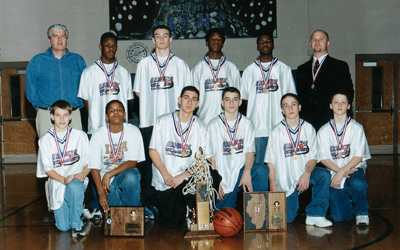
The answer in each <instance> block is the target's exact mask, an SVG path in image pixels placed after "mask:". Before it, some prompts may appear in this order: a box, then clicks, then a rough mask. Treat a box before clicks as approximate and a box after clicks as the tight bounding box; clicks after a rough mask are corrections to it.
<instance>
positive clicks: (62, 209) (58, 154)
mask: <svg viewBox="0 0 400 250" xmlns="http://www.w3.org/2000/svg"><path fill="white" fill-rule="evenodd" d="M71 114H72V107H71V104H69V103H68V102H66V101H64V100H59V101H56V102H55V103H53V105H52V106H51V108H50V117H51V120H52V122H53V123H54V128H52V129H49V130H48V131H47V133H45V134H44V135H43V136H41V137H40V139H39V154H38V164H37V172H36V176H37V177H39V178H42V177H49V182H48V183H49V184H48V187H49V197H50V199H49V203H50V209H51V210H53V211H54V218H55V221H56V227H57V228H58V229H59V230H60V231H68V230H69V229H71V228H72V236H73V237H83V236H85V235H86V233H85V230H84V229H83V222H82V218H81V215H82V212H83V200H84V196H85V195H84V193H85V189H86V187H85V186H86V185H87V183H88V180H87V178H86V176H87V175H88V174H89V172H90V170H89V169H88V162H89V141H88V138H87V136H86V134H85V133H84V132H82V131H81V130H76V129H73V128H71V127H69V124H70V122H71V118H72V115H71ZM84 182H85V184H86V185H85V184H84Z"/></svg>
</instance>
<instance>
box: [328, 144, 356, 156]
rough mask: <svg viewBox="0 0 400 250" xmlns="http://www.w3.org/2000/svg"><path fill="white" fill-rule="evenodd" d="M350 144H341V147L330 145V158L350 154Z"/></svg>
mask: <svg viewBox="0 0 400 250" xmlns="http://www.w3.org/2000/svg"><path fill="white" fill-rule="evenodd" d="M350 146H351V144H346V145H342V149H339V147H338V146H330V148H329V150H330V152H331V156H332V159H334V160H337V159H344V158H346V157H349V156H350Z"/></svg>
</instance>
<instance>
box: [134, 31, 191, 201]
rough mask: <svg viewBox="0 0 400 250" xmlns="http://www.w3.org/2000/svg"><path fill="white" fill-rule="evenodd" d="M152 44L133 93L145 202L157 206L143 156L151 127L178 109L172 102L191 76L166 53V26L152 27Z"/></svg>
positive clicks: (168, 34) (149, 169)
mask: <svg viewBox="0 0 400 250" xmlns="http://www.w3.org/2000/svg"><path fill="white" fill-rule="evenodd" d="M152 41H153V43H154V45H155V52H154V53H152V54H151V55H149V56H148V57H146V58H143V59H142V60H141V61H140V62H139V64H138V66H137V69H136V75H135V83H134V89H133V91H134V92H135V93H136V95H137V96H138V97H139V119H140V125H139V127H140V129H141V132H142V135H143V141H144V147H145V152H146V203H147V204H150V205H157V204H156V203H157V202H156V198H155V194H154V188H153V187H152V186H151V180H152V165H151V160H150V157H149V156H148V155H147V154H148V149H149V143H150V138H151V135H152V132H153V126H154V124H155V122H156V118H157V117H158V116H160V115H164V114H169V113H171V112H172V111H174V110H176V109H177V108H178V104H177V102H176V100H177V99H178V97H179V94H180V92H181V90H182V88H183V87H184V86H187V85H192V77H191V75H190V69H189V66H188V65H187V64H186V62H185V61H183V60H182V59H180V58H179V57H177V56H176V55H175V54H173V53H171V51H170V45H171V42H172V37H171V30H170V28H169V27H168V26H166V25H158V26H156V27H155V28H154V29H153V39H152ZM140 97H141V98H140Z"/></svg>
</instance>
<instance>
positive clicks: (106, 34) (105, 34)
mask: <svg viewBox="0 0 400 250" xmlns="http://www.w3.org/2000/svg"><path fill="white" fill-rule="evenodd" d="M107 38H112V39H114V40H115V41H116V42H118V38H117V36H116V35H115V34H114V33H112V32H106V33H104V34H103V35H101V37H100V44H102V43H103V42H104V41H105V40H106V39H107Z"/></svg>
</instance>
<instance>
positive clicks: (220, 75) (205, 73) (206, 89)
mask: <svg viewBox="0 0 400 250" xmlns="http://www.w3.org/2000/svg"><path fill="white" fill-rule="evenodd" d="M209 60H210V59H209V57H208V56H206V57H204V59H203V60H201V61H200V62H198V63H197V64H196V65H195V66H194V67H193V69H192V76H193V85H194V86H195V87H196V88H197V89H198V90H199V91H200V106H199V111H198V113H197V115H198V116H199V118H200V119H201V120H202V121H203V122H204V123H205V124H208V123H209V122H210V121H211V119H213V118H214V117H216V116H217V115H218V114H219V113H221V111H222V108H221V100H222V90H224V89H225V88H227V87H236V88H237V89H240V72H239V69H238V67H237V66H236V65H235V64H234V63H233V62H231V61H229V60H228V59H226V57H225V56H222V57H221V59H220V60H213V59H211V60H210V63H211V67H210V64H209ZM218 65H220V67H218Z"/></svg>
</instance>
